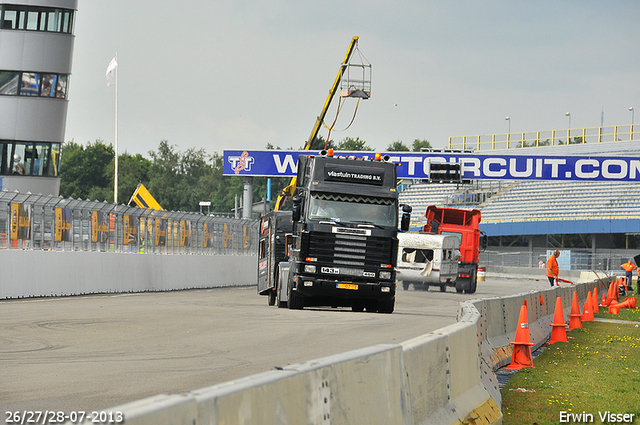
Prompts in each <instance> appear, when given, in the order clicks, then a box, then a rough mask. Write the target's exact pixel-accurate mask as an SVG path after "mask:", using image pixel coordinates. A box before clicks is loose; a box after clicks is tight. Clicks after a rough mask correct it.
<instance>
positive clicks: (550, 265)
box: [547, 249, 560, 286]
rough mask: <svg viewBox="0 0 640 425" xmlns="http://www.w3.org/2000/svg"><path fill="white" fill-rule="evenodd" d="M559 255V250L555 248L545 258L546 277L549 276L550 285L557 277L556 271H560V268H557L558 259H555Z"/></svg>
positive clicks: (553, 283)
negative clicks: (546, 258) (547, 257)
mask: <svg viewBox="0 0 640 425" xmlns="http://www.w3.org/2000/svg"><path fill="white" fill-rule="evenodd" d="M559 256H560V251H558V250H557V249H556V250H555V251H553V254H551V255H550V256H549V259H548V260H547V277H548V278H549V283H550V284H551V286H555V280H556V279H557V278H558V272H559V271H560V269H558V260H556V258H558V257H559Z"/></svg>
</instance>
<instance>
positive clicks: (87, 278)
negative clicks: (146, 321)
mask: <svg viewBox="0 0 640 425" xmlns="http://www.w3.org/2000/svg"><path fill="white" fill-rule="evenodd" d="M0 255H1V256H2V273H0V299H9V298H27V297H47V296H64V295H85V294H100V293H116V292H145V291H170V290H178V289H192V288H212V287H220V286H243V285H246V284H247V282H254V281H255V279H256V270H257V269H258V260H257V257H256V256H242V255H160V254H157V255H156V254H145V255H139V254H125V253H104V252H85V251H77V252H57V251H29V250H24V251H23V250H3V251H2V252H1V253H0Z"/></svg>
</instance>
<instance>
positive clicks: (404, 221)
mask: <svg viewBox="0 0 640 425" xmlns="http://www.w3.org/2000/svg"><path fill="white" fill-rule="evenodd" d="M410 222H411V214H409V213H406V212H405V213H403V214H402V218H401V219H400V230H401V231H403V232H407V231H409V223H410Z"/></svg>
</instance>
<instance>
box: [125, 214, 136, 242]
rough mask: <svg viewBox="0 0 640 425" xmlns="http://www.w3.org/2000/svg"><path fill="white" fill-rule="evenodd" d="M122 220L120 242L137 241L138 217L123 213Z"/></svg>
mask: <svg viewBox="0 0 640 425" xmlns="http://www.w3.org/2000/svg"><path fill="white" fill-rule="evenodd" d="M123 222H124V226H123V227H124V236H123V239H122V243H123V244H124V245H129V244H135V243H136V242H137V241H138V228H139V227H140V223H139V222H140V219H139V218H138V217H132V216H130V215H129V214H125V215H124V217H123Z"/></svg>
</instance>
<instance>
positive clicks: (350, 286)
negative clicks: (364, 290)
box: [336, 283, 358, 291]
mask: <svg viewBox="0 0 640 425" xmlns="http://www.w3.org/2000/svg"><path fill="white" fill-rule="evenodd" d="M336 288H338V289H351V290H353V291H357V290H358V285H356V284H353V283H337V284H336Z"/></svg>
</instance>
